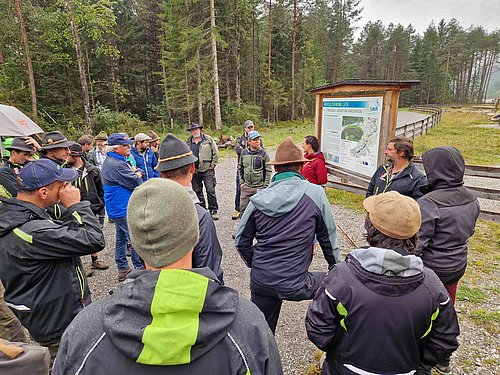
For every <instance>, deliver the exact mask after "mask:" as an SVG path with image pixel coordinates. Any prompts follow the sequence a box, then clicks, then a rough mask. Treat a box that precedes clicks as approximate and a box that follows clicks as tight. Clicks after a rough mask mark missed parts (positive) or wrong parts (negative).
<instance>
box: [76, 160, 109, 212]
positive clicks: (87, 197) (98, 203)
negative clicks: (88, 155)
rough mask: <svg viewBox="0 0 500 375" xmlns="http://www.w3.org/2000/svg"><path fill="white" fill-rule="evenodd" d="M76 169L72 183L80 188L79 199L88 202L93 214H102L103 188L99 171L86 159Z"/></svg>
mask: <svg viewBox="0 0 500 375" xmlns="http://www.w3.org/2000/svg"><path fill="white" fill-rule="evenodd" d="M77 171H78V178H77V179H76V180H75V181H74V182H73V185H74V186H75V187H77V188H78V189H80V195H81V200H82V201H88V202H90V209H91V210H92V212H93V213H94V214H96V215H100V214H103V211H104V190H103V187H102V178H101V171H100V170H99V168H97V167H96V166H95V165H93V164H90V163H89V162H86V161H85V162H84V165H83V166H82V167H81V168H78V169H77Z"/></svg>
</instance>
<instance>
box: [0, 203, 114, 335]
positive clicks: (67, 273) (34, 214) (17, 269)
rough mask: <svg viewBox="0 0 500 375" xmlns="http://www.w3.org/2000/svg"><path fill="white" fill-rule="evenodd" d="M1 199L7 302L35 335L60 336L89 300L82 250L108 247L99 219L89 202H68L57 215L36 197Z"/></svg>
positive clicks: (0, 265) (0, 263) (1, 265)
mask: <svg viewBox="0 0 500 375" xmlns="http://www.w3.org/2000/svg"><path fill="white" fill-rule="evenodd" d="M0 201H1V205H0V241H1V243H2V248H1V251H0V277H1V279H2V282H3V284H4V286H5V302H6V303H7V304H8V305H9V306H10V307H11V309H12V310H13V311H14V313H15V314H16V316H17V317H18V318H19V320H20V321H21V323H22V324H23V326H25V327H26V328H27V329H28V331H29V332H30V334H31V335H32V336H33V338H34V339H35V340H36V341H38V342H47V341H51V340H55V339H59V338H60V337H61V336H62V334H63V332H64V330H65V329H66V327H67V326H68V324H69V323H70V322H71V320H72V319H73V318H74V317H75V316H76V314H77V313H78V312H79V311H80V310H81V309H82V308H83V307H84V306H86V305H87V304H88V303H90V292H89V288H88V285H87V279H86V277H85V273H84V271H83V268H82V264H81V261H80V258H79V256H80V255H87V254H92V253H95V252H98V251H100V250H102V249H103V248H104V236H103V234H102V231H101V228H100V225H99V223H98V221H97V219H96V217H95V215H94V214H93V213H92V211H91V210H90V207H89V203H88V202H80V203H77V204H74V205H73V206H71V207H69V208H68V209H67V210H66V211H65V212H64V214H63V216H62V217H61V220H60V221H58V220H51V219H50V217H49V215H48V214H47V213H46V211H45V210H43V209H41V208H39V207H37V206H35V205H33V204H31V203H28V202H24V201H19V200H16V199H6V198H1V197H0Z"/></svg>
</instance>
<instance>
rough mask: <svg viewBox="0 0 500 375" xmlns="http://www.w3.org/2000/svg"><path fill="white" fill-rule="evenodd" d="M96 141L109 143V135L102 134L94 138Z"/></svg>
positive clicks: (103, 132)
mask: <svg viewBox="0 0 500 375" xmlns="http://www.w3.org/2000/svg"><path fill="white" fill-rule="evenodd" d="M94 139H95V140H96V141H107V140H108V133H106V132H105V131H102V132H100V133H99V134H97V135H96V136H95V138H94Z"/></svg>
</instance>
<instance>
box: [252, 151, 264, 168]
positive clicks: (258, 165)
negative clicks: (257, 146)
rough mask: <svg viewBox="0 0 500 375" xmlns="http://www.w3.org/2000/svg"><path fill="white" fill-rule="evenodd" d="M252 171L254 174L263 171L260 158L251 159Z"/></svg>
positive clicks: (255, 156)
mask: <svg viewBox="0 0 500 375" xmlns="http://www.w3.org/2000/svg"><path fill="white" fill-rule="evenodd" d="M252 169H253V170H254V171H255V172H260V171H261V170H262V169H264V160H263V159H262V156H259V155H254V156H253V157H252Z"/></svg>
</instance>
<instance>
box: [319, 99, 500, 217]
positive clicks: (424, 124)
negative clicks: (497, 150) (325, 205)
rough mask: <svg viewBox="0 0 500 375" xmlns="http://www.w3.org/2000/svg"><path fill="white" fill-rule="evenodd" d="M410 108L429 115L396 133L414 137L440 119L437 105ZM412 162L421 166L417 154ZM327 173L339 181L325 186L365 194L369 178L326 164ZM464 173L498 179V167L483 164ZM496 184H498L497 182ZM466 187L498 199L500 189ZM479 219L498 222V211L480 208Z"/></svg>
mask: <svg viewBox="0 0 500 375" xmlns="http://www.w3.org/2000/svg"><path fill="white" fill-rule="evenodd" d="M411 109H413V110H416V111H421V112H429V113H432V114H431V115H430V116H429V117H427V118H425V119H423V120H420V121H417V122H413V123H410V124H405V125H401V126H399V127H397V128H396V135H405V136H406V137H408V138H411V139H415V137H418V136H420V135H422V134H427V131H428V129H431V128H433V127H435V126H436V125H437V123H438V122H439V120H440V119H441V108H439V107H432V106H431V107H419V106H416V107H411ZM414 163H415V164H417V166H419V167H420V168H423V166H422V161H421V160H420V158H419V157H418V156H417V157H416V158H415V159H414ZM327 169H328V173H329V174H330V175H332V176H335V177H337V178H339V179H340V181H335V180H329V181H328V184H327V186H328V187H332V188H335V189H340V190H345V191H349V192H351V193H355V194H359V195H365V193H366V189H367V188H368V184H369V183H370V179H369V178H367V177H365V176H361V175H358V174H355V173H350V172H347V171H341V170H338V169H334V168H333V167H331V166H329V165H327ZM465 175H466V176H473V177H483V178H488V179H495V181H499V180H500V167H490V166H483V165H466V166H465ZM497 185H498V184H497ZM466 187H467V188H468V189H470V190H471V191H473V192H474V194H476V196H477V197H478V198H483V199H489V200H494V201H500V189H491V188H483V187H477V186H472V185H466ZM479 218H480V219H483V220H488V221H493V222H500V212H496V211H489V210H485V209H481V214H480V216H479Z"/></svg>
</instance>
